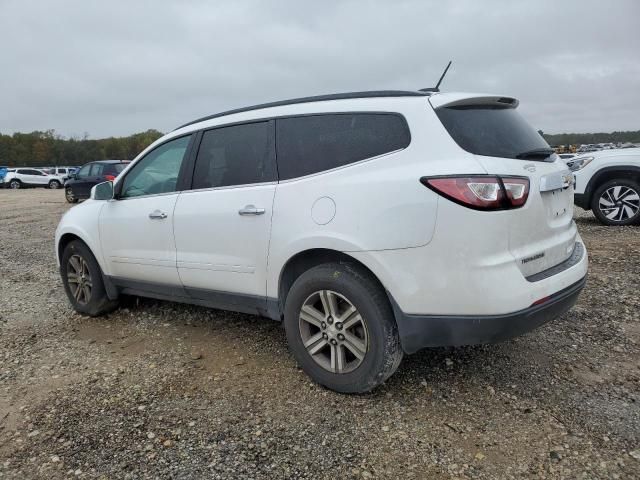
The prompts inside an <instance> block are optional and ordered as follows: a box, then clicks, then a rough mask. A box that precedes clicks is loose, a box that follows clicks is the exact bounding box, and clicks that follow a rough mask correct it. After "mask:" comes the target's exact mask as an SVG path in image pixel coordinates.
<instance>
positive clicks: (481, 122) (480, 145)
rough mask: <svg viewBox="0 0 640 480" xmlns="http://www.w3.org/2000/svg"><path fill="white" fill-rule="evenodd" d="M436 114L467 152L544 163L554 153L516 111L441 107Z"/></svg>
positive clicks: (484, 107)
mask: <svg viewBox="0 0 640 480" xmlns="http://www.w3.org/2000/svg"><path fill="white" fill-rule="evenodd" d="M436 114H437V115H438V118H439V119H440V121H441V122H442V124H443V125H444V127H445V128H446V129H447V131H448V132H449V135H451V137H452V138H453V139H454V140H455V141H456V143H457V144H458V145H460V147H462V148H464V149H465V150H466V151H467V152H471V153H473V154H476V155H486V156H489V157H503V158H521V159H527V160H535V159H538V160H545V159H548V158H549V156H550V155H551V153H553V151H552V150H551V147H549V144H548V143H547V142H546V141H545V139H544V138H542V136H541V135H540V134H539V133H538V132H537V131H536V130H535V129H534V128H533V127H532V126H531V125H529V124H528V123H527V121H526V120H525V119H524V118H523V117H521V116H520V114H519V113H518V112H517V111H516V110H515V109H514V108H505V107H496V106H483V105H473V106H456V107H442V108H438V109H436ZM552 158H553V157H552Z"/></svg>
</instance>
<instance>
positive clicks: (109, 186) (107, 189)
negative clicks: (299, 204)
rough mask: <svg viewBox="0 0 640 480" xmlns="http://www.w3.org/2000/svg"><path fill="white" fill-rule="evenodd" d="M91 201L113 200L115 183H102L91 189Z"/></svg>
mask: <svg viewBox="0 0 640 480" xmlns="http://www.w3.org/2000/svg"><path fill="white" fill-rule="evenodd" d="M90 198H91V200H111V199H112V198H113V182H102V183H99V184H97V185H94V186H93V187H92V188H91V196H90Z"/></svg>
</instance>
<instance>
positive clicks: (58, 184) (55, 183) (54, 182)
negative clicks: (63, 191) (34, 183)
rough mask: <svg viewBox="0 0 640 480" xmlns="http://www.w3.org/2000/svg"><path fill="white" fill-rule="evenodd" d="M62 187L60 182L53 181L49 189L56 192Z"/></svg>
mask: <svg viewBox="0 0 640 480" xmlns="http://www.w3.org/2000/svg"><path fill="white" fill-rule="evenodd" d="M61 186H62V185H61V184H60V182H59V181H58V180H51V181H50V182H49V188H51V189H52V190H56V189H58V188H60V187H61Z"/></svg>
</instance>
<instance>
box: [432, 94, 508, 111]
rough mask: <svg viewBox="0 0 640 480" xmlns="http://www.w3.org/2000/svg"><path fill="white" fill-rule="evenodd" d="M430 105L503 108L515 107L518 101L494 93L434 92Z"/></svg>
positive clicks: (440, 106)
mask: <svg viewBox="0 0 640 480" xmlns="http://www.w3.org/2000/svg"><path fill="white" fill-rule="evenodd" d="M429 102H431V106H432V107H433V108H435V109H438V108H444V107H467V106H474V105H485V106H496V107H503V108H516V107H517V106H518V104H519V103H520V102H519V101H518V100H517V99H515V98H512V97H499V96H496V95H482V94H477V95H473V94H450V93H445V94H437V93H436V94H434V95H431V96H430V97H429Z"/></svg>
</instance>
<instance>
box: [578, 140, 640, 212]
mask: <svg viewBox="0 0 640 480" xmlns="http://www.w3.org/2000/svg"><path fill="white" fill-rule="evenodd" d="M566 162H567V166H568V167H569V168H570V169H571V170H572V171H573V173H574V175H575V180H576V185H575V190H576V191H575V203H576V205H578V206H579V207H582V208H584V209H586V210H592V211H593V214H594V215H595V216H596V218H597V219H598V220H599V221H600V222H601V223H603V224H605V225H634V224H635V225H637V224H640V148H625V149H618V150H603V151H600V152H591V153H588V154H585V155H580V156H579V157H574V158H571V159H569V160H566Z"/></svg>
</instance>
